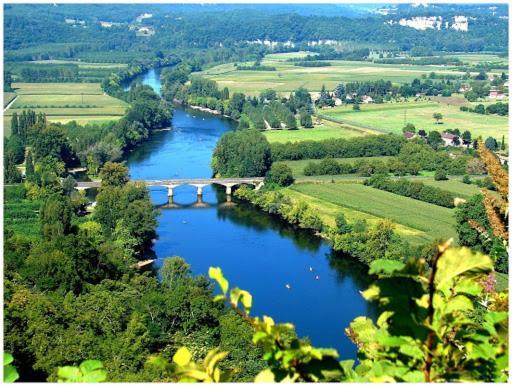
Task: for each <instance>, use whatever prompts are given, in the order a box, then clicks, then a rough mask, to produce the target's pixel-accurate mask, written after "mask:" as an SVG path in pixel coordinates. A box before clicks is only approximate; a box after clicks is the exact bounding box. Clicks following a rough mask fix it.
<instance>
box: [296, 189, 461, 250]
mask: <svg viewBox="0 0 512 386" xmlns="http://www.w3.org/2000/svg"><path fill="white" fill-rule="evenodd" d="M287 191H291V192H295V193H298V194H294V193H291V195H292V197H293V196H295V197H296V198H300V197H302V198H303V199H306V200H307V202H308V203H309V204H311V205H313V207H315V209H317V211H318V213H319V215H320V216H321V217H322V219H324V220H326V221H327V223H328V224H329V223H331V224H332V223H333V221H334V217H335V216H336V214H337V213H339V212H343V213H344V214H345V216H346V217H347V219H348V220H349V221H355V220H357V219H366V220H367V221H368V222H370V223H376V222H377V221H379V220H381V219H384V218H387V219H390V220H391V221H393V222H394V223H396V224H397V228H396V231H397V233H398V234H400V235H401V236H403V237H405V238H406V239H407V240H408V241H410V242H411V243H413V244H422V243H425V242H430V241H433V240H435V239H438V238H442V239H447V238H450V237H453V238H455V239H456V237H457V235H456V232H455V228H454V225H455V220H454V217H453V213H454V210H453V209H448V208H443V207H440V206H437V205H433V204H428V203H425V202H422V201H418V200H414V199H412V198H408V197H403V196H399V195H396V194H393V193H389V192H385V191H382V190H378V189H374V188H371V187H368V186H364V185H362V184H357V183H324V184H306V183H304V184H295V185H292V187H291V188H289V189H287Z"/></svg>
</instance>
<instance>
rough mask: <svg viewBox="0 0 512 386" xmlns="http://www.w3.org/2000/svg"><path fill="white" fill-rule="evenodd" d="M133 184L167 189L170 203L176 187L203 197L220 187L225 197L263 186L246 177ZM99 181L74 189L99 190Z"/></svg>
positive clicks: (256, 179) (86, 183)
mask: <svg viewBox="0 0 512 386" xmlns="http://www.w3.org/2000/svg"><path fill="white" fill-rule="evenodd" d="M132 181H134V182H142V183H144V184H145V185H146V186H161V187H165V188H167V197H169V200H170V201H171V202H172V197H173V195H174V189H176V188H177V187H178V186H182V185H189V186H195V187H196V189H197V196H198V197H202V196H203V189H204V188H205V187H206V186H209V185H222V186H224V187H225V188H226V195H227V196H228V197H230V196H231V192H232V189H233V187H235V186H237V185H242V184H247V185H252V186H254V187H255V188H256V190H258V189H260V188H261V187H262V186H263V184H264V178H263V177H248V178H182V179H171V180H132ZM100 186H101V181H82V182H77V186H76V188H77V189H78V190H85V189H91V188H99V187H100Z"/></svg>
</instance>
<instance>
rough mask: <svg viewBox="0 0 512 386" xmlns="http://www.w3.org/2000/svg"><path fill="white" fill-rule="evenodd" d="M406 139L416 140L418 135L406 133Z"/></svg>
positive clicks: (410, 132)
mask: <svg viewBox="0 0 512 386" xmlns="http://www.w3.org/2000/svg"><path fill="white" fill-rule="evenodd" d="M404 137H405V139H407V140H410V139H414V138H416V133H413V132H412V131H406V132H405V133H404Z"/></svg>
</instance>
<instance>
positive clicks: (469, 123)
mask: <svg viewBox="0 0 512 386" xmlns="http://www.w3.org/2000/svg"><path fill="white" fill-rule="evenodd" d="M434 113H441V114H443V120H442V124H436V122H435V120H434V119H433V118H432V114H434ZM322 114H324V115H326V116H328V117H332V118H334V119H337V120H339V121H343V122H347V123H349V124H352V125H358V124H359V125H363V126H365V127H371V128H375V129H384V130H387V131H389V132H392V133H398V134H400V133H402V127H403V126H404V121H405V122H407V123H412V124H414V125H415V126H416V129H425V130H427V131H430V130H437V131H440V132H442V131H444V130H446V129H460V130H461V131H464V130H469V131H470V132H471V134H472V135H473V137H474V138H476V137H478V136H480V135H481V136H483V137H484V138H485V137H488V136H493V137H495V138H498V139H501V136H502V135H505V137H506V138H508V117H502V116H498V115H482V114H476V113H470V112H464V111H460V110H459V107H458V106H454V105H448V104H447V103H440V102H434V101H420V102H397V103H383V104H370V105H361V110H360V111H354V110H353V109H352V106H348V105H345V106H339V107H335V108H332V109H325V110H323V111H322Z"/></svg>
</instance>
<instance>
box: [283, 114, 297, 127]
mask: <svg viewBox="0 0 512 386" xmlns="http://www.w3.org/2000/svg"><path fill="white" fill-rule="evenodd" d="M284 124H285V125H286V127H287V128H288V129H290V130H293V129H296V128H297V120H296V119H295V116H294V115H293V114H288V115H287V116H286V119H285V122H284Z"/></svg>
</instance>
